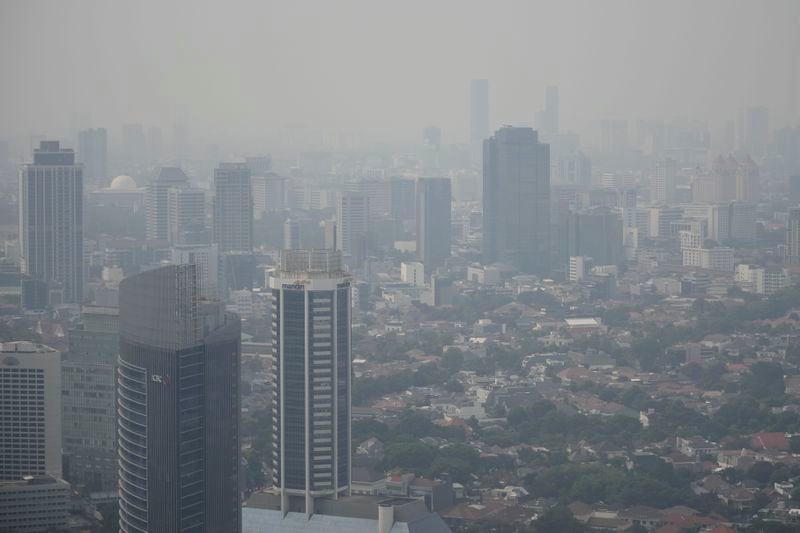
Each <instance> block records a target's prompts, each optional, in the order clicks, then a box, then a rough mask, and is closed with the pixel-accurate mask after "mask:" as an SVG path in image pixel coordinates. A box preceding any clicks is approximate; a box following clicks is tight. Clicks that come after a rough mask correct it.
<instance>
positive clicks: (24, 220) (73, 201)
mask: <svg viewBox="0 0 800 533" xmlns="http://www.w3.org/2000/svg"><path fill="white" fill-rule="evenodd" d="M19 189H20V191H19V192H20V199H19V233H20V241H21V245H22V246H21V248H22V250H21V257H20V267H21V271H22V273H23V274H27V275H29V276H31V277H32V278H36V279H41V280H43V281H45V282H47V283H48V285H50V286H51V287H52V286H60V287H61V289H62V290H63V299H62V301H63V302H65V303H80V302H81V301H82V300H83V277H84V272H83V266H84V264H83V263H84V262H83V167H82V166H81V165H80V164H76V163H75V152H74V151H72V150H70V149H65V148H61V147H60V146H59V143H58V141H42V142H41V144H40V146H39V148H37V149H36V150H34V152H33V163H32V164H27V165H24V166H23V167H22V171H21V172H20V182H19Z"/></svg>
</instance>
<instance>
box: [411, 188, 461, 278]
mask: <svg viewBox="0 0 800 533" xmlns="http://www.w3.org/2000/svg"><path fill="white" fill-rule="evenodd" d="M451 201H452V194H451V192H450V178H419V179H418V180H417V208H416V212H417V258H418V259H419V260H420V261H422V264H423V265H425V272H426V273H428V274H433V273H434V272H435V271H436V269H437V268H438V267H440V266H442V264H444V261H445V259H447V258H448V257H450V240H451V231H452V230H451V227H450V223H451V220H450V219H451Z"/></svg>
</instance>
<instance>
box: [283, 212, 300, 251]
mask: <svg viewBox="0 0 800 533" xmlns="http://www.w3.org/2000/svg"><path fill="white" fill-rule="evenodd" d="M299 248H300V223H299V222H298V221H296V220H292V219H291V218H287V219H286V220H285V221H284V222H283V249H284V250H297V249H299Z"/></svg>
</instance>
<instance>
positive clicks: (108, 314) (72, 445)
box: [61, 306, 119, 493]
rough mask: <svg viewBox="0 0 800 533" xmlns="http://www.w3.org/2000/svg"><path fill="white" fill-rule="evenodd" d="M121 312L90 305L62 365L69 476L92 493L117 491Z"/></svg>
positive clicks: (73, 335)
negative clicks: (116, 389)
mask: <svg viewBox="0 0 800 533" xmlns="http://www.w3.org/2000/svg"><path fill="white" fill-rule="evenodd" d="M118 353H119V310H118V309H116V308H112V307H96V306H86V307H84V308H83V312H82V313H81V324H80V325H79V326H78V327H75V328H73V329H71V330H70V332H69V351H68V352H67V353H66V354H65V357H64V360H63V362H62V364H61V375H62V390H63V398H62V401H61V403H62V422H63V450H64V457H65V465H66V467H65V471H64V477H65V478H66V479H67V480H68V481H69V482H70V483H72V485H73V486H75V487H76V488H79V489H81V490H83V491H85V492H87V493H90V492H106V491H116V490H117V452H116V441H117V428H116V412H117V410H116V396H115V394H114V390H115V383H116V364H117V354H118Z"/></svg>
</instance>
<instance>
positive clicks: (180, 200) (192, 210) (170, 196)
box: [167, 187, 210, 244]
mask: <svg viewBox="0 0 800 533" xmlns="http://www.w3.org/2000/svg"><path fill="white" fill-rule="evenodd" d="M209 237H210V236H209V235H208V231H207V229H206V193H205V191H203V190H202V189H198V188H196V187H171V188H169V189H167V238H168V240H169V242H170V244H204V243H207V242H208V241H209V240H210V239H209Z"/></svg>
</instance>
